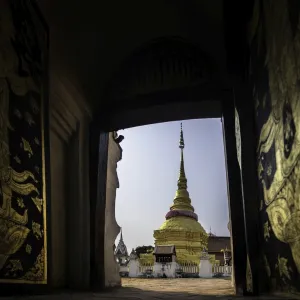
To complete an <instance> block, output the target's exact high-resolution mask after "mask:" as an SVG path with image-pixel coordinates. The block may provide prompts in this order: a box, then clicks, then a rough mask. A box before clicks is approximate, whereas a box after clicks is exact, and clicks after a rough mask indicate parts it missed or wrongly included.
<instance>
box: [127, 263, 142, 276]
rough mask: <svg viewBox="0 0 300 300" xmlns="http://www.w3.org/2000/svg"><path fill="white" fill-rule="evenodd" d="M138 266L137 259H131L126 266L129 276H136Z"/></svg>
mask: <svg viewBox="0 0 300 300" xmlns="http://www.w3.org/2000/svg"><path fill="white" fill-rule="evenodd" d="M139 266H140V263H139V261H138V259H131V260H130V262H129V264H128V267H129V277H133V278H134V277H138V274H139Z"/></svg>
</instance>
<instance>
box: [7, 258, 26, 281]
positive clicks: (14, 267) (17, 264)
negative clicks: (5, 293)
mask: <svg viewBox="0 0 300 300" xmlns="http://www.w3.org/2000/svg"><path fill="white" fill-rule="evenodd" d="M6 269H8V271H7V273H6V274H5V275H6V276H11V275H13V276H14V277H15V276H16V273H17V272H18V271H23V267H22V264H21V261H20V260H19V259H11V260H10V261H9V263H8V264H7V266H6Z"/></svg>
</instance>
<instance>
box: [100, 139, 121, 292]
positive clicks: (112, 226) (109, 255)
mask: <svg viewBox="0 0 300 300" xmlns="http://www.w3.org/2000/svg"><path fill="white" fill-rule="evenodd" d="M121 158H122V148H121V147H120V145H119V144H118V143H116V142H115V140H114V138H113V133H110V134H109V142H108V161H107V185H106V208H105V240H104V264H105V266H104V268H105V286H107V287H110V286H118V285H121V278H120V275H119V268H120V267H119V265H118V264H117V262H116V259H115V256H114V250H113V246H114V244H115V240H116V238H117V235H118V234H119V232H120V226H119V225H118V223H117V221H116V217H115V201H116V190H117V188H118V187H119V180H118V174H117V163H118V161H119V160H121Z"/></svg>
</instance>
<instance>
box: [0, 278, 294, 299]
mask: <svg viewBox="0 0 300 300" xmlns="http://www.w3.org/2000/svg"><path fill="white" fill-rule="evenodd" d="M0 295H1V291H0ZM2 299H3V300H4V299H10V300H12V299H19V300H21V299H23V300H25V299H26V300H98V299H99V300H100V299H101V300H118V299H128V300H139V299H141V300H142V299H143V300H148V299H155V300H159V299H161V300H171V299H174V300H181V299H189V300H196V299H197V300H212V299H220V300H230V299H233V300H234V299H240V300H241V299H249V300H251V299H266V300H267V299H283V297H282V296H278V297H275V296H274V297H266V296H265V297H259V298H252V297H247V298H246V297H245V298H243V297H236V296H234V295H233V289H232V288H231V281H230V280H226V279H198V278H197V279H192V278H191V279H184V278H180V279H134V278H125V279H123V280H122V287H121V288H115V289H112V290H110V291H106V292H103V293H58V294H55V295H43V296H31V297H11V298H1V300H2ZM289 299H291V298H289Z"/></svg>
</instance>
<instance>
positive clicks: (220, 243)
mask: <svg viewBox="0 0 300 300" xmlns="http://www.w3.org/2000/svg"><path fill="white" fill-rule="evenodd" d="M207 248H208V252H209V253H210V252H221V249H226V248H227V249H229V250H230V249H231V243H230V237H229V236H209V237H208V246H207Z"/></svg>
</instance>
